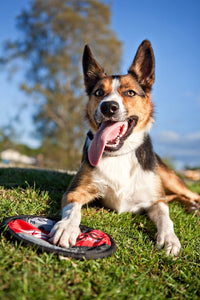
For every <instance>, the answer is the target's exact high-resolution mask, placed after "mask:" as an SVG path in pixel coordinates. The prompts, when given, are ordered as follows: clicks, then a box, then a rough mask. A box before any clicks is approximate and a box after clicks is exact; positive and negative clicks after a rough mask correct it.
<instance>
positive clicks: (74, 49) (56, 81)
mask: <svg viewBox="0 0 200 300" xmlns="http://www.w3.org/2000/svg"><path fill="white" fill-rule="evenodd" d="M17 27H18V29H19V30H20V31H21V35H20V37H18V39H17V40H15V41H8V42H7V43H6V46H5V49H4V52H5V53H6V55H4V57H3V58H1V62H2V63H4V64H5V65H6V64H10V63H13V62H15V61H19V59H21V60H22V61H23V62H24V63H25V64H24V67H25V70H26V72H25V81H24V82H23V83H22V84H21V88H22V89H23V90H24V91H25V92H26V93H27V94H28V95H29V96H30V97H29V98H30V99H31V100H33V98H34V99H35V100H37V101H36V102H35V103H36V104H37V110H36V113H35V114H34V116H33V117H34V121H35V124H36V131H37V135H38V137H39V138H40V139H41V142H42V151H43V154H44V157H45V159H46V161H48V162H49V163H51V165H52V166H53V167H55V166H56V167H62V168H65V167H74V166H77V164H78V163H79V158H80V154H81V149H82V142H83V139H82V137H83V136H84V132H85V130H86V129H85V128H86V126H85V123H84V116H83V114H84V105H85V102H86V96H85V92H84V87H83V77H82V67H81V59H82V51H83V47H84V45H85V44H89V45H90V46H91V47H92V49H93V51H94V52H95V56H96V57H97V58H98V57H99V61H100V62H101V64H102V65H103V66H107V67H106V68H107V70H106V71H107V72H108V73H113V72H114V71H118V70H119V66H120V58H121V50H122V47H121V42H120V41H119V40H118V39H117V37H116V35H115V33H114V32H113V31H112V30H111V29H110V6H109V5H108V4H105V3H104V2H100V1H97V0H71V1H70V0H32V1H31V2H30V6H29V7H28V8H26V9H24V10H23V11H22V13H21V14H20V15H19V16H18V18H17ZM49 163H48V164H49Z"/></svg>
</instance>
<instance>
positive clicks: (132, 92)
mask: <svg viewBox="0 0 200 300" xmlns="http://www.w3.org/2000/svg"><path fill="white" fill-rule="evenodd" d="M154 65H155V62H154V54H153V50H152V47H151V43H150V42H149V41H147V40H145V41H143V42H142V44H141V45H140V46H139V48H138V50H137V53H136V55H135V58H134V60H133V63H132V65H131V66H130V68H129V70H128V74H127V75H120V76H118V75H116V76H113V75H112V76H108V75H106V73H105V72H104V70H103V68H102V67H101V66H100V65H99V63H98V62H97V61H96V60H95V58H94V56H93V54H92V51H91V50H90V48H89V46H87V45H86V46H85V49H84V54H83V72H84V82H85V87H86V92H87V94H88V96H89V101H88V104H87V118H88V120H89V123H90V125H91V128H92V131H93V133H94V134H95V135H94V139H93V142H92V144H91V146H90V150H89V160H90V163H91V164H92V165H94V166H96V165H97V164H98V162H99V160H100V158H101V156H102V153H103V152H106V153H107V154H109V155H116V153H123V152H124V151H127V149H125V145H126V148H127V146H128V147H129V148H130V147H131V146H130V143H131V144H133V143H134V137H132V138H131V136H133V135H134V134H135V133H137V132H145V131H146V132H147V131H149V129H150V127H151V124H152V121H153V117H152V114H153V104H152V102H151V95H150V93H151V87H152V85H153V83H154V77H155V75H154ZM122 149H123V150H122Z"/></svg>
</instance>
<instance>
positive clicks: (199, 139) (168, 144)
mask: <svg viewBox="0 0 200 300" xmlns="http://www.w3.org/2000/svg"><path fill="white" fill-rule="evenodd" d="M152 140H153V144H154V149H155V151H156V152H157V153H158V154H159V155H160V156H162V157H168V158H172V159H173V160H174V162H175V164H176V163H178V164H179V165H182V166H183V165H190V166H200V131H197V132H191V133H189V134H179V133H177V132H176V131H162V132H159V133H157V134H153V135H152ZM176 165H177V164H176Z"/></svg>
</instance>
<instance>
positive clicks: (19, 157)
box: [1, 149, 37, 165]
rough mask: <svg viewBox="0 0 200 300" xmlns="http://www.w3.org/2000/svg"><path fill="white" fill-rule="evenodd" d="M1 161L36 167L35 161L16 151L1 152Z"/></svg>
mask: <svg viewBox="0 0 200 300" xmlns="http://www.w3.org/2000/svg"><path fill="white" fill-rule="evenodd" d="M1 159H2V161H3V162H4V163H10V162H14V163H22V164H26V165H36V164H37V159H36V158H34V157H29V156H27V155H23V154H20V153H19V152H18V151H16V150H12V149H7V150H5V151H2V152H1Z"/></svg>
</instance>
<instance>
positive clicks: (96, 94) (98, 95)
mask: <svg viewBox="0 0 200 300" xmlns="http://www.w3.org/2000/svg"><path fill="white" fill-rule="evenodd" d="M94 95H95V96H96V97H102V96H103V95H104V91H103V89H98V90H96V91H95V92H94Z"/></svg>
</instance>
